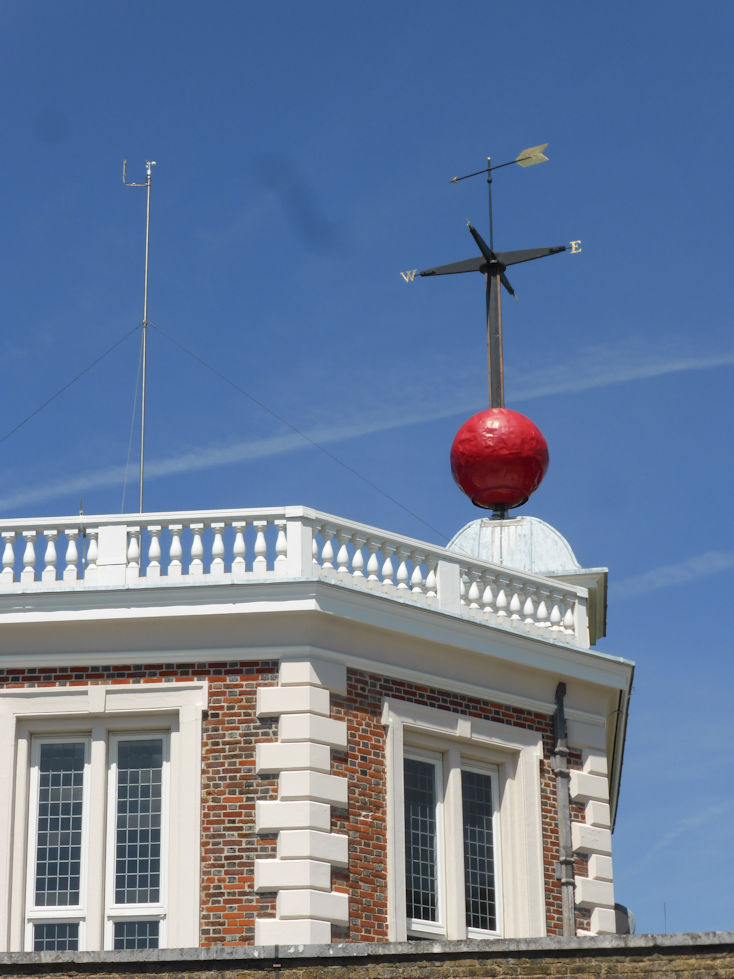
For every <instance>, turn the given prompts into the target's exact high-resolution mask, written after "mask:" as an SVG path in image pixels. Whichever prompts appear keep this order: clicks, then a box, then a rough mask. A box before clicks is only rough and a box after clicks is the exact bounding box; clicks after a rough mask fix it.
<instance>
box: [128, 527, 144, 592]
mask: <svg viewBox="0 0 734 979" xmlns="http://www.w3.org/2000/svg"><path fill="white" fill-rule="evenodd" d="M140 541H141V534H140V527H128V529H127V569H126V571H125V581H136V580H137V579H138V578H139V577H140Z"/></svg>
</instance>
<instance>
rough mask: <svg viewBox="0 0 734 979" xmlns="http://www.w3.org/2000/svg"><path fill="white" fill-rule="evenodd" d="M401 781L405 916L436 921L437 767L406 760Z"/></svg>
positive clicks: (409, 759) (414, 760)
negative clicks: (403, 817) (402, 787)
mask: <svg viewBox="0 0 734 979" xmlns="http://www.w3.org/2000/svg"><path fill="white" fill-rule="evenodd" d="M404 780H405V914H406V917H407V918H409V919H410V918H417V919H419V920H421V921H437V920H438V900H437V881H436V767H435V765H432V764H431V763H430V762H426V761H418V760H417V759H416V758H406V759H405V761H404Z"/></svg>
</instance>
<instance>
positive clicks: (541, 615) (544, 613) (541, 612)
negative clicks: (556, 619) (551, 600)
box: [535, 592, 550, 629]
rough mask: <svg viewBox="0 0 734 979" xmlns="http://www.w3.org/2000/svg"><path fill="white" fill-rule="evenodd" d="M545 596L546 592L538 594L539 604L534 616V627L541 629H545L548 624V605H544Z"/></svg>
mask: <svg viewBox="0 0 734 979" xmlns="http://www.w3.org/2000/svg"><path fill="white" fill-rule="evenodd" d="M546 594H547V593H546V592H541V593H540V595H541V597H540V604H539V605H538V611H537V613H536V616H535V619H536V625H538V626H539V627H540V628H541V629H547V628H548V626H549V624H550V623H549V622H548V605H547V604H546V601H545V597H544V596H545V595H546Z"/></svg>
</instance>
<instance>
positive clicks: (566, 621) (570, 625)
mask: <svg viewBox="0 0 734 979" xmlns="http://www.w3.org/2000/svg"><path fill="white" fill-rule="evenodd" d="M563 631H564V632H567V633H568V635H569V636H574V635H576V619H575V616H574V614H573V605H569V606H568V608H567V609H566V614H565V615H564V616H563Z"/></svg>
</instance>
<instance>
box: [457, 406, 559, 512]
mask: <svg viewBox="0 0 734 979" xmlns="http://www.w3.org/2000/svg"><path fill="white" fill-rule="evenodd" d="M547 468H548V445H547V443H546V441H545V439H544V438H543V433H542V432H541V431H540V429H539V428H538V427H537V425H535V423H534V422H532V421H530V419H529V418H526V417H525V415H521V414H520V413H519V412H518V411H511V410H510V409H509V408H489V409H488V410H487V411H480V412H478V413H477V414H476V415H472V417H471V418H468V419H467V420H466V421H465V422H464V424H463V425H462V426H461V428H460V429H459V431H458V432H457V433H456V436H455V438H454V443H453V445H452V446H451V472H452V473H453V476H454V479H455V480H456V482H457V484H458V485H459V487H460V488H461V489H462V490H463V491H464V493H466V495H467V496H468V497H469V499H470V500H471V501H472V503H473V504H474V505H475V506H478V507H484V508H486V509H490V508H491V507H495V506H505V507H517V506H521V505H522V504H523V503H525V501H526V500H527V499H528V497H529V496H530V494H531V493H534V492H535V490H536V489H537V488H538V486H539V485H540V482H541V480H542V479H543V476H545V472H546V470H547Z"/></svg>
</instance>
